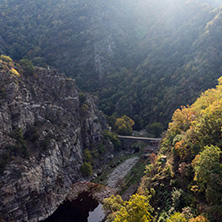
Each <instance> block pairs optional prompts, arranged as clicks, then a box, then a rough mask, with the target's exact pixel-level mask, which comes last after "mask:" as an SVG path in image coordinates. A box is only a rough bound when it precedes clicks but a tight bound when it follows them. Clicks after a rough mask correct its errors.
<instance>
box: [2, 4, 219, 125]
mask: <svg viewBox="0 0 222 222" xmlns="http://www.w3.org/2000/svg"><path fill="white" fill-rule="evenodd" d="M219 5H220V4H219V3H218V1H207V0H206V1H199V0H192V1H186V0H180V1H174V0H168V1H163V0H158V1H156V0H155V1H154V0H147V1H142V0H140V1H135V0H130V1H126V0H122V1H117V0H114V1H112V2H110V1H99V0H97V1H89V0H84V1H71V0H68V1H65V2H64V1H62V0H55V1H51V0H47V1H43V0H41V1H37V2H36V1H34V0H30V1H28V2H25V1H19V0H13V1H12V0H10V1H6V0H4V1H3V2H2V4H1V5H0V10H1V14H0V33H1V34H0V45H1V46H0V53H4V54H7V55H9V56H11V57H12V58H14V59H15V60H19V59H21V58H28V59H31V60H32V61H33V63H34V64H35V65H38V66H45V67H47V65H49V66H53V67H56V68H57V69H59V70H60V71H62V72H65V73H66V75H68V76H72V77H74V78H75V79H76V83H77V85H78V87H80V88H81V89H83V90H85V91H91V92H94V93H96V94H98V95H99V97H100V109H102V111H103V112H104V113H105V114H107V115H112V114H113V113H114V112H117V114H118V115H123V114H126V115H128V116H130V117H131V118H133V119H134V120H135V122H136V125H135V129H141V128H144V127H146V126H147V125H149V124H152V123H155V122H160V123H161V124H163V126H164V127H166V126H167V123H168V122H169V120H170V118H171V115H172V114H173V111H174V110H175V109H176V108H178V107H180V106H181V105H185V104H191V103H192V102H193V101H194V100H195V99H196V98H197V97H198V96H199V95H200V92H202V91H203V90H206V89H207V88H210V87H213V85H215V84H216V80H217V79H218V78H219V76H220V73H221V63H220V61H221V56H222V54H221V45H222V44H221V38H220V36H221V19H222V18H221V9H220V8H216V7H217V6H219Z"/></svg>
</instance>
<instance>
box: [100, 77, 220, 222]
mask: <svg viewBox="0 0 222 222" xmlns="http://www.w3.org/2000/svg"><path fill="white" fill-rule="evenodd" d="M221 95H222V77H221V78H219V85H217V87H216V88H213V89H209V90H207V91H205V92H204V93H202V95H201V96H200V97H199V98H198V99H197V100H196V101H195V102H194V103H193V104H192V105H191V106H186V107H181V108H180V109H177V110H176V111H175V112H174V114H173V117H172V121H171V122H170V124H169V127H168V130H167V132H166V135H165V137H164V138H163V141H162V144H161V148H160V151H159V153H158V155H157V156H156V155H155V154H152V155H151V156H150V164H148V165H147V166H146V169H145V173H146V175H145V176H144V178H143V179H142V183H141V185H140V188H139V189H138V191H137V194H136V195H134V196H132V197H131V198H130V200H129V201H125V202H124V201H123V200H122V199H121V197H120V196H117V197H114V196H111V197H110V198H108V199H106V200H105V204H104V207H105V209H106V211H107V212H108V213H110V215H109V217H108V220H107V221H124V220H126V221H137V220H136V218H137V219H138V218H143V219H142V220H140V221H146V222H147V221H158V222H160V221H163V222H164V221H167V222H176V221H180V222H198V221H199V222H209V221H212V222H213V221H216V222H220V221H221V217H222V215H221V214H222V212H221V207H222V202H221V194H222V186H221V184H222V180H221V175H222V162H221V154H222V151H221V148H222V143H221V137H222V134H221V129H222V97H221ZM144 206H146V208H144Z"/></svg>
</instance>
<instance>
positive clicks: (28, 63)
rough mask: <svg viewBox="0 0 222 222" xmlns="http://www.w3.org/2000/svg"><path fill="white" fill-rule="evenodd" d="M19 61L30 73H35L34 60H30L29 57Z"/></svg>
mask: <svg viewBox="0 0 222 222" xmlns="http://www.w3.org/2000/svg"><path fill="white" fill-rule="evenodd" d="M19 63H20V64H21V65H22V66H23V68H24V69H25V70H26V71H27V72H28V73H29V74H30V75H33V74H34V71H35V69H34V66H33V64H32V61H30V60H28V59H21V60H20V61H19Z"/></svg>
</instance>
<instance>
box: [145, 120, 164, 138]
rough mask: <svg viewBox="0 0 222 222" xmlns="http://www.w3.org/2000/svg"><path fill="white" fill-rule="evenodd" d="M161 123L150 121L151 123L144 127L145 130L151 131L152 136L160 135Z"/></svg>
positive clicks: (161, 130)
mask: <svg viewBox="0 0 222 222" xmlns="http://www.w3.org/2000/svg"><path fill="white" fill-rule="evenodd" d="M163 129H164V127H163V125H162V124H161V123H157V122H155V123H152V124H149V125H148V126H147V127H146V130H147V132H148V133H151V134H152V136H154V137H160V136H161V133H162V132H163Z"/></svg>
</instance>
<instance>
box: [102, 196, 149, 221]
mask: <svg viewBox="0 0 222 222" xmlns="http://www.w3.org/2000/svg"><path fill="white" fill-rule="evenodd" d="M104 209H105V210H106V211H108V212H109V213H111V216H109V217H108V221H114V222H123V221H126V222H138V221H140V222H149V221H151V219H152V216H151V212H152V210H153V209H152V207H151V206H150V204H149V197H148V196H144V195H139V194H135V195H132V196H131V198H130V199H129V200H128V201H123V200H122V198H121V197H120V196H118V195H117V196H111V197H110V198H107V199H105V200H104Z"/></svg>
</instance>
